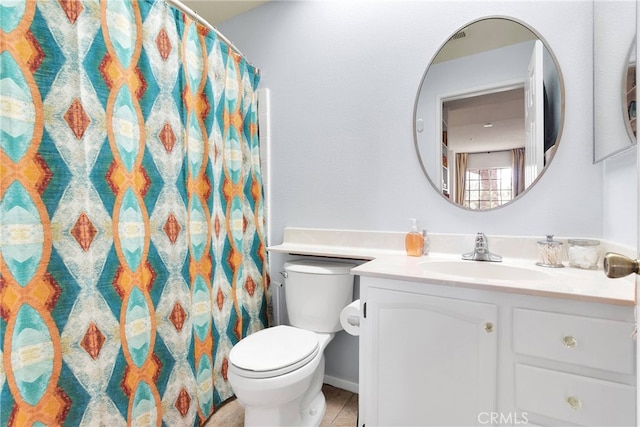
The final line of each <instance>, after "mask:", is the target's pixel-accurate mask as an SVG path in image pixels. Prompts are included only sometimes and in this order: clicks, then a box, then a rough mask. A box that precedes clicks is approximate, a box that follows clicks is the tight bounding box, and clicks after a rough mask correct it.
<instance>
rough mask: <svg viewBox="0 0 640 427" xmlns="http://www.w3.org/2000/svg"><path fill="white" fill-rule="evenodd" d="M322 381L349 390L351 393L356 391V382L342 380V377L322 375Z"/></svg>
mask: <svg viewBox="0 0 640 427" xmlns="http://www.w3.org/2000/svg"><path fill="white" fill-rule="evenodd" d="M324 383H325V384H329V385H332V386H334V387H337V388H341V389H343V390H347V391H350V392H351V393H358V383H354V382H351V381H347V380H343V379H342V378H336V377H331V376H329V375H325V376H324Z"/></svg>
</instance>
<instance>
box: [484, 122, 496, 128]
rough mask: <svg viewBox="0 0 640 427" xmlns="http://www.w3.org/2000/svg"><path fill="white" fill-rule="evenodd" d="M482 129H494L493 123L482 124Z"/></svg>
mask: <svg viewBox="0 0 640 427" xmlns="http://www.w3.org/2000/svg"><path fill="white" fill-rule="evenodd" d="M482 127H485V128H492V127H493V123H492V122H485V123H483V124H482Z"/></svg>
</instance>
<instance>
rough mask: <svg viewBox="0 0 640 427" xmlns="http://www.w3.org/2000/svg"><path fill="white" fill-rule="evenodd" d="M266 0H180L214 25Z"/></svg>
mask: <svg viewBox="0 0 640 427" xmlns="http://www.w3.org/2000/svg"><path fill="white" fill-rule="evenodd" d="M267 1H268V0H262V1H249V0H182V3H184V5H185V6H187V7H189V8H191V9H193V10H194V11H195V12H197V13H198V15H200V16H201V17H203V18H204V19H206V20H207V21H208V22H209V23H210V24H211V25H213V26H214V27H215V26H217V25H218V24H220V23H221V22H223V21H226V20H227V19H230V18H233V17H234V16H236V15H240V14H242V13H244V12H247V11H249V10H251V9H254V8H256V7H258V6H260V5H262V4H264V3H266V2H267Z"/></svg>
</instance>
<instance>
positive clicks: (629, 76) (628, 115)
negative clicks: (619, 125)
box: [622, 41, 637, 144]
mask: <svg viewBox="0 0 640 427" xmlns="http://www.w3.org/2000/svg"><path fill="white" fill-rule="evenodd" d="M628 58H629V59H628V60H627V66H626V67H625V70H624V76H623V77H622V102H623V103H624V105H623V106H622V109H623V117H624V123H625V125H626V128H627V133H628V134H629V138H631V143H632V144H635V142H636V133H637V124H636V43H635V41H634V42H633V43H631V49H629V55H628Z"/></svg>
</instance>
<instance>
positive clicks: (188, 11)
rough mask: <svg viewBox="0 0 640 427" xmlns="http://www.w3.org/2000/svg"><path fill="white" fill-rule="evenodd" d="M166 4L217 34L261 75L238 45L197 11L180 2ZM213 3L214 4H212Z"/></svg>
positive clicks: (168, 1)
mask: <svg viewBox="0 0 640 427" xmlns="http://www.w3.org/2000/svg"><path fill="white" fill-rule="evenodd" d="M164 2H165V3H167V4H168V5H170V6H173V7H175V8H176V9H178V10H180V11H182V12H183V13H184V14H186V15H187V16H189V17H191V18H193V19H195V20H196V21H198V22H199V23H201V24H202V25H204V26H205V27H207V28H208V29H209V30H211V31H213V32H215V33H216V35H217V36H218V37H219V38H221V39H222V41H223V42H225V43H226V44H227V45H228V46H229V47H230V48H231V49H233V51H235V52H236V53H237V54H238V55H240V56H242V57H243V58H244V59H245V60H246V61H247V62H248V63H249V64H250V65H251V66H252V67H253V68H255V69H256V72H257V73H258V74H259V73H260V70H259V69H258V67H256V66H255V65H253V64H251V62H249V60H248V59H247V57H246V56H245V55H244V54H243V53H242V52H241V51H240V49H238V48H237V47H236V45H234V44H233V43H232V42H231V40H229V39H228V38H227V37H225V35H224V34H222V33H221V32H220V31H218V29H217V28H216V27H214V26H213V25H211V24H210V23H209V22H208V21H207V20H206V19H204V18H203V17H202V16H200V15H198V12H196V11H195V10H193V9H191V8H190V7H189V6H187V5H185V4H184V3H182V2H181V1H180V0H164ZM212 3H213V2H212Z"/></svg>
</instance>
